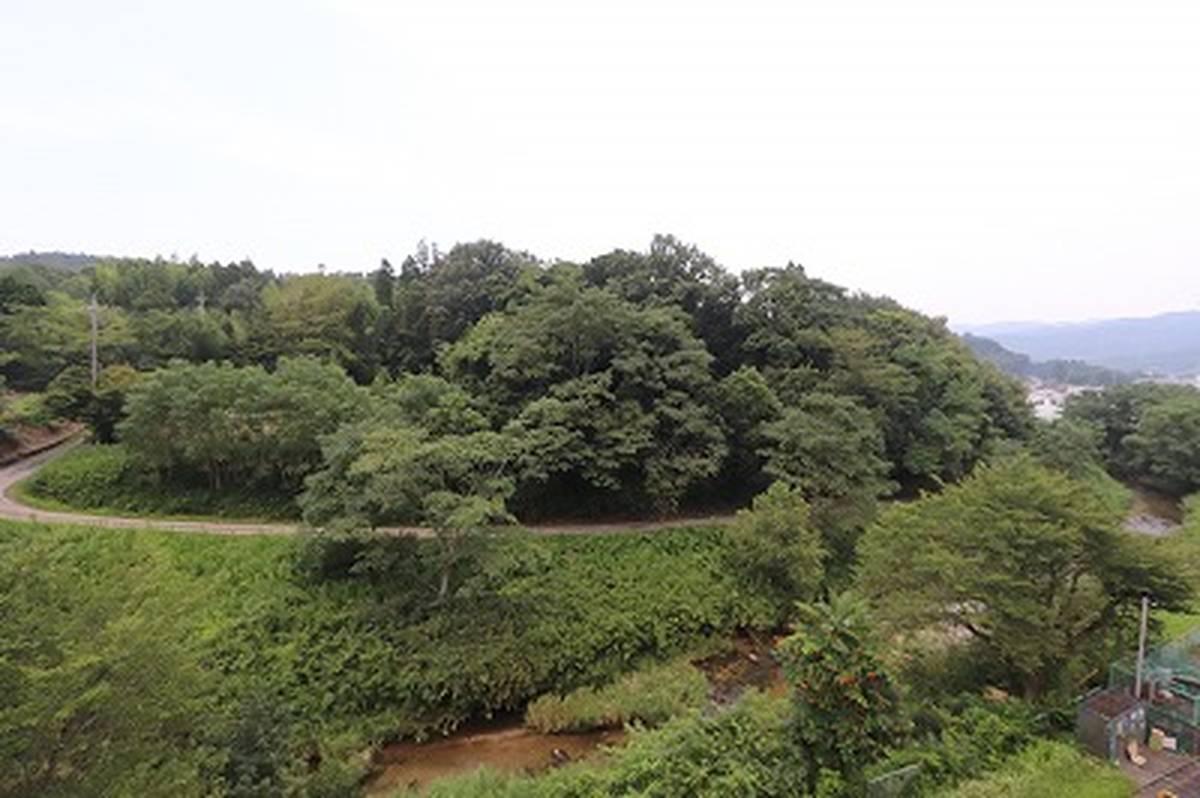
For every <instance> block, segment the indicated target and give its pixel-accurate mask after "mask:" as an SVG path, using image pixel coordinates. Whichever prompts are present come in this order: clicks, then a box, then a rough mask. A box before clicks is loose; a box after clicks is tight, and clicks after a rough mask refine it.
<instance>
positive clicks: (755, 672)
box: [695, 635, 788, 706]
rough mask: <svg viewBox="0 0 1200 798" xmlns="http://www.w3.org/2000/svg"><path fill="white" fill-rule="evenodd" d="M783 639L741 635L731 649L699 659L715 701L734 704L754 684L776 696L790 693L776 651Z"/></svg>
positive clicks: (720, 703)
mask: <svg viewBox="0 0 1200 798" xmlns="http://www.w3.org/2000/svg"><path fill="white" fill-rule="evenodd" d="M780 639H782V638H771V637H763V638H760V637H755V636H752V635H740V636H738V637H737V638H735V639H734V641H733V649H732V650H731V651H728V652H725V653H722V654H716V655H714V656H711V657H707V658H705V659H702V660H700V661H699V662H696V663H695V665H696V667H698V668H699V669H700V670H702V671H704V675H705V676H707V677H708V682H709V684H710V685H711V686H712V690H711V696H712V701H713V704H715V705H717V706H724V705H726V704H731V703H733V702H734V701H736V700H737V699H738V697H739V696H741V694H742V693H744V692H746V690H747V689H748V688H751V687H755V688H757V689H759V690H762V691H763V692H765V693H768V694H770V695H773V696H781V695H784V694H785V693H787V689H788V688H787V681H786V680H785V679H784V678H783V671H782V670H781V669H780V667H779V662H778V661H777V660H776V659H775V655H774V653H773V650H774V648H775V644H776V643H778V642H779V640H780Z"/></svg>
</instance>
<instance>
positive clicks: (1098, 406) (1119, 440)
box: [1063, 383, 1197, 479]
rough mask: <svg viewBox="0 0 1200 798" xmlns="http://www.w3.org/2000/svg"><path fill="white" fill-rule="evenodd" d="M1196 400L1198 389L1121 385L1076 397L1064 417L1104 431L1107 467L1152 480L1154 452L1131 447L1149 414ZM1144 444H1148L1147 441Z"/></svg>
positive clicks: (1070, 401)
mask: <svg viewBox="0 0 1200 798" xmlns="http://www.w3.org/2000/svg"><path fill="white" fill-rule="evenodd" d="M1195 396H1197V391H1196V389H1195V388H1193V387H1191V386H1188V385H1164V384H1159V383H1137V384H1134V385H1118V386H1114V387H1111V388H1107V389H1105V390H1103V391H1088V392H1086V393H1082V394H1077V395H1075V396H1072V397H1071V398H1070V399H1068V400H1067V404H1066V407H1065V408H1064V410H1063V417H1064V418H1066V419H1069V420H1071V421H1077V422H1082V423H1086V424H1090V425H1092V426H1093V427H1095V428H1096V429H1098V430H1100V435H1101V437H1100V452H1101V455H1102V456H1103V458H1104V465H1105V467H1106V468H1107V469H1108V470H1109V471H1110V472H1112V473H1114V474H1116V475H1118V476H1121V477H1126V478H1131V479H1137V478H1142V477H1145V476H1149V474H1148V473H1147V471H1146V467H1147V465H1148V464H1147V463H1146V462H1145V460H1144V458H1145V457H1146V456H1147V455H1149V454H1150V452H1149V451H1148V450H1147V449H1146V448H1145V447H1144V446H1142V447H1140V450H1139V451H1136V452H1135V451H1132V450H1131V447H1130V445H1129V444H1130V443H1131V442H1132V441H1133V440H1134V436H1135V434H1136V433H1138V431H1139V426H1140V425H1141V423H1142V419H1143V417H1144V416H1145V414H1146V412H1147V411H1148V410H1150V409H1151V408H1155V407H1158V406H1160V405H1163V404H1167V403H1173V402H1175V401H1176V400H1180V401H1182V402H1183V407H1186V406H1187V405H1188V404H1189V403H1190V402H1189V399H1190V398H1194V397H1195ZM1160 418H1161V416H1160ZM1153 426H1157V425H1152V429H1153ZM1142 440H1143V442H1148V441H1147V439H1146V438H1143V439H1142Z"/></svg>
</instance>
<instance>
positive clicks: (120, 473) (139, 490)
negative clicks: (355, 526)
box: [17, 444, 298, 519]
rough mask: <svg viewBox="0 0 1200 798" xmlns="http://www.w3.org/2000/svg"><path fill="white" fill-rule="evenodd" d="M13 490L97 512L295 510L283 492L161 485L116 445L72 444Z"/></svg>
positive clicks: (44, 503)
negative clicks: (68, 449)
mask: <svg viewBox="0 0 1200 798" xmlns="http://www.w3.org/2000/svg"><path fill="white" fill-rule="evenodd" d="M17 489H18V490H20V491H21V492H22V499H23V500H24V501H26V502H28V503H30V504H34V505H37V506H39V507H45V508H46V509H49V510H74V511H87V512H93V513H100V514H102V515H130V514H134V515H145V516H151V517H154V516H159V517H162V516H214V517H219V518H238V519H256V518H261V519H291V518H295V517H296V516H297V513H298V510H297V508H296V505H295V503H294V502H293V501H292V500H291V499H290V498H289V497H288V496H280V495H278V494H275V493H270V492H266V491H262V490H256V489H253V488H250V489H247V488H245V487H239V486H234V487H231V488H226V489H222V490H219V491H214V490H212V489H210V488H208V487H205V486H197V485H188V486H182V487H181V486H172V487H171V488H170V490H163V486H162V485H161V484H159V483H158V482H157V481H156V480H154V479H153V478H151V477H149V476H147V475H146V474H145V473H143V471H142V470H141V468H140V466H139V464H138V462H137V461H136V460H134V459H133V458H132V457H131V456H130V454H129V452H128V451H127V450H126V449H125V447H124V446H121V445H120V444H117V445H111V446H78V447H76V448H74V449H72V450H71V451H70V452H67V453H65V454H62V455H59V456H58V457H56V458H55V459H53V460H51V461H50V462H48V463H46V464H45V465H43V466H42V467H41V468H39V469H38V471H37V472H36V473H35V474H34V475H33V476H31V477H30V478H29V479H28V480H27V481H25V482H23V483H21V484H20V485H19V486H18V488H17Z"/></svg>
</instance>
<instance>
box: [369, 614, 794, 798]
mask: <svg viewBox="0 0 1200 798" xmlns="http://www.w3.org/2000/svg"><path fill="white" fill-rule="evenodd" d="M776 642H778V641H777V640H773V639H769V638H768V639H755V638H752V637H750V636H739V637H738V638H736V639H735V640H734V641H733V645H732V648H731V649H730V650H729V651H727V652H725V653H722V654H717V655H714V656H711V657H707V658H705V659H702V660H697V661H695V662H693V664H694V665H695V666H696V667H698V668H699V669H700V670H702V671H703V672H704V674H705V675H706V676H707V677H708V681H709V686H710V689H709V700H710V704H711V707H712V708H714V709H716V708H719V707H722V706H725V705H727V704H730V703H732V702H733V701H735V700H737V698H738V696H740V695H741V694H742V693H743V692H745V691H746V690H747V689H749V688H751V687H753V688H757V689H759V690H763V691H764V692H768V693H771V694H772V695H782V694H784V693H786V691H787V683H786V682H785V681H784V678H783V674H782V672H781V671H780V669H779V665H778V664H777V663H776V662H775V659H774V657H772V655H771V649H772V648H773V647H774V644H775V643H776ZM625 737H626V733H625V730H624V729H599V730H595V731H589V732H582V733H574V734H542V733H540V732H536V731H533V730H532V729H528V728H526V727H525V726H524V725H523V724H522V722H521V719H520V717H519V716H517V717H513V718H508V719H505V720H496V721H491V722H487V723H481V724H476V725H474V726H470V727H468V728H465V729H463V730H461V731H459V732H457V733H455V734H452V735H449V736H447V737H443V738H440V739H436V740H431V741H429V742H424V743H415V742H396V743H391V744H389V745H386V746H384V747H383V748H382V749H380V750H379V751H378V752H376V754H375V755H374V757H373V758H372V763H373V765H374V773H373V775H372V777H371V779H370V781H368V782H367V785H366V794H367V795H368V796H384V795H389V794H391V793H393V792H395V791H398V790H400V789H403V788H408V789H413V790H422V789H424V788H425V787H428V786H429V784H430V782H433V781H435V780H437V779H442V778H445V777H447V776H455V775H460V774H464V773H470V772H472V771H474V770H477V769H478V768H480V767H484V766H486V767H489V768H492V769H494V770H502V771H508V772H511V773H536V772H538V771H542V770H547V769H549V768H552V767H557V766H559V765H563V764H566V763H568V762H575V761H579V760H582V759H588V758H592V757H596V756H603V755H604V752H605V751H606V750H608V749H609V748H611V747H614V746H619V745H621V744H622V743H623V742H624V741H625Z"/></svg>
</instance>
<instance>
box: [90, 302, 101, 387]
mask: <svg viewBox="0 0 1200 798" xmlns="http://www.w3.org/2000/svg"><path fill="white" fill-rule="evenodd" d="M98 312H99V308H97V306H96V292H95V291H93V292H92V303H91V304H90V305H89V306H88V313H89V314H90V315H91V317H92V390H93V391H95V390H96V383H97V382H98V381H99V379H100V355H99V354H98V352H97V341H96V339H97V338H99V334H100V322H99V320H98V319H97V314H98Z"/></svg>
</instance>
